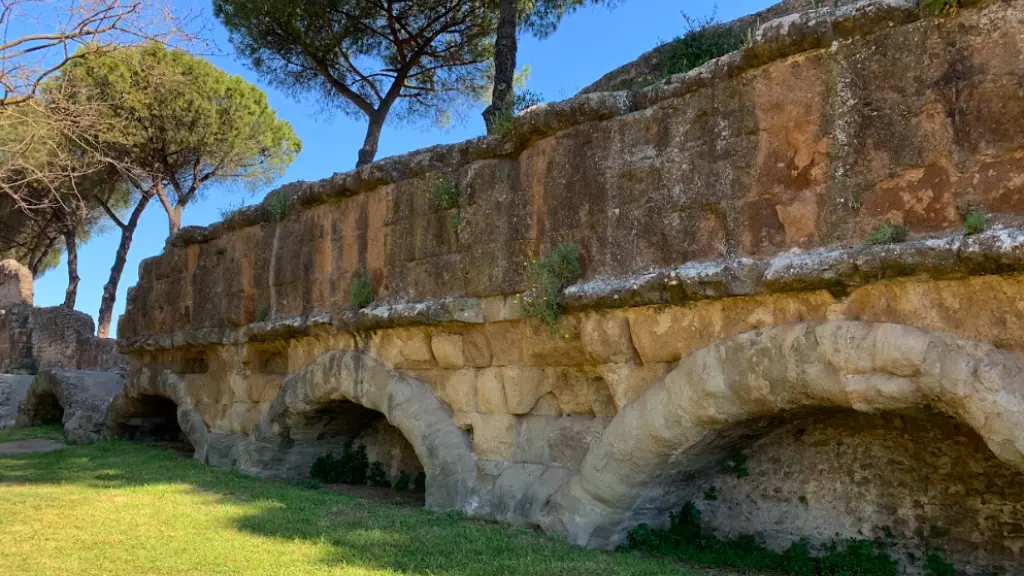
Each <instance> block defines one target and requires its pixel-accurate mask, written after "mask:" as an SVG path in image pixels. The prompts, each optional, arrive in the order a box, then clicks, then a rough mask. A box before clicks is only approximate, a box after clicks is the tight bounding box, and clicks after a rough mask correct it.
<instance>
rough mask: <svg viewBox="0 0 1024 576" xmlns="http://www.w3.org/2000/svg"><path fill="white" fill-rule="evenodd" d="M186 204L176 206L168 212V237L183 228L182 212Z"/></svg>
mask: <svg viewBox="0 0 1024 576" xmlns="http://www.w3.org/2000/svg"><path fill="white" fill-rule="evenodd" d="M184 208H185V207H184V206H175V207H174V208H173V209H172V210H171V211H170V212H168V213H167V237H168V238H169V237H171V236H174V235H175V234H177V233H178V230H181V212H182V210H184Z"/></svg>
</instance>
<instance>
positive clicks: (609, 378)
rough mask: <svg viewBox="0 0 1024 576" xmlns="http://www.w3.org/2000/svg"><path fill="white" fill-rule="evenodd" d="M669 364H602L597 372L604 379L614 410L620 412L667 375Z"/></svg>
mask: <svg viewBox="0 0 1024 576" xmlns="http://www.w3.org/2000/svg"><path fill="white" fill-rule="evenodd" d="M670 367H671V365H670V364H602V365H600V366H598V367H597V371H598V373H599V374H601V378H604V381H605V385H606V386H607V387H608V390H609V393H610V394H611V397H612V400H613V402H614V403H615V409H616V410H621V409H622V407H623V406H625V405H626V404H629V403H630V402H631V401H632V400H633V398H636V397H637V396H639V395H640V394H642V393H643V391H644V390H647V387H648V386H650V385H651V384H653V383H654V382H656V381H657V380H658V379H660V378H662V377H663V376H665V374H667V373H668V371H669V369H670Z"/></svg>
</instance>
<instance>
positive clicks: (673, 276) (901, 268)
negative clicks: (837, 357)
mask: <svg viewBox="0 0 1024 576" xmlns="http://www.w3.org/2000/svg"><path fill="white" fill-rule="evenodd" d="M1021 270H1024V228H1020V227H1004V226H1001V227H997V228H993V229H991V230H988V231H986V232H983V233H981V234H978V235H975V236H964V235H963V234H955V235H951V236H943V237H933V238H922V239H917V240H910V241H908V242H904V243H902V244H892V245H887V246H858V247H854V248H840V247H830V248H821V249H816V250H810V251H802V250H791V251H789V252H784V253H782V254H779V255H776V256H774V257H772V258H765V259H751V258H741V259H734V260H719V261H715V262H693V263H687V264H684V265H682V266H679V267H676V268H667V269H661V270H655V271H651V272H647V273H644V274H639V275H636V276H632V277H627V278H613V279H597V280H592V281H588V282H583V283H580V284H576V285H574V286H570V287H569V288H567V289H566V291H565V301H566V307H567V308H568V309H570V310H585V309H592V308H622V307H630V306H650V305H658V304H681V303H684V302H692V301H695V300H711V299H718V298H733V297H740V296H754V295H760V294H768V293H774V292H793V291H810V290H822V289H824V290H833V291H835V290H838V291H840V292H842V291H845V290H847V289H850V288H854V287H856V286H863V285H865V284H870V283H872V282H877V281H880V280H886V279H891V278H898V277H904V276H917V275H925V276H928V277H930V278H936V279H941V278H953V277H964V276H975V275H983V274H1004V273H1009V272H1018V271H1021Z"/></svg>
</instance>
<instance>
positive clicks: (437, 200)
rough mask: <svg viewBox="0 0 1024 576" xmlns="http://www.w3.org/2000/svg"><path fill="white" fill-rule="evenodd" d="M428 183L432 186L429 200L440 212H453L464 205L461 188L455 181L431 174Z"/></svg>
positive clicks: (437, 174) (434, 173)
mask: <svg viewBox="0 0 1024 576" xmlns="http://www.w3.org/2000/svg"><path fill="white" fill-rule="evenodd" d="M427 181H428V182H429V184H430V192H428V193H427V200H429V201H430V202H431V203H433V205H434V207H436V208H437V209H438V210H451V209H453V208H458V207H459V206H460V205H461V204H462V198H461V196H460V194H459V186H458V184H457V183H456V182H455V180H454V179H452V178H448V177H446V176H444V175H443V174H439V173H437V172H431V173H430V174H429V175H427Z"/></svg>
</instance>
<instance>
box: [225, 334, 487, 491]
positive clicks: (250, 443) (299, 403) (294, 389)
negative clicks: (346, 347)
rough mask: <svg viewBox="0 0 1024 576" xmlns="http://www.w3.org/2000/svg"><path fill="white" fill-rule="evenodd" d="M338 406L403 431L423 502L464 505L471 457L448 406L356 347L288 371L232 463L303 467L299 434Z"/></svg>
mask: <svg viewBox="0 0 1024 576" xmlns="http://www.w3.org/2000/svg"><path fill="white" fill-rule="evenodd" d="M341 407H347V408H345V409H346V410H347V414H348V416H350V417H351V418H354V419H357V420H358V419H362V418H364V417H365V416H366V412H367V411H374V412H377V413H380V414H382V415H383V416H384V417H385V418H386V419H387V422H388V423H389V424H390V425H392V426H394V427H395V428H397V429H398V430H399V431H400V432H401V433H402V435H403V436H404V437H405V439H406V440H408V442H409V443H410V444H411V445H412V447H413V450H414V451H415V453H416V456H417V458H418V459H419V461H420V463H421V464H422V466H423V470H424V472H425V474H426V477H427V493H426V506H427V507H428V508H430V509H434V510H451V509H464V508H466V507H467V506H468V504H469V501H470V498H471V497H472V488H473V480H474V477H475V474H476V457H475V456H474V454H473V450H472V446H471V444H470V440H469V437H468V435H467V434H466V433H465V432H463V431H462V430H460V429H459V428H458V427H457V426H456V425H455V422H454V421H453V419H452V414H451V412H450V410H449V409H448V408H447V407H446V406H445V405H444V404H443V403H442V402H441V401H440V400H438V398H437V397H436V396H435V395H434V393H433V392H432V391H431V390H430V388H429V387H428V386H427V385H426V384H424V383H423V382H420V381H419V380H416V379H414V378H411V377H409V376H407V375H404V374H401V373H399V372H396V371H395V370H393V369H392V368H390V367H389V366H387V365H386V364H384V363H383V362H380V361H379V360H376V359H374V358H372V357H369V356H367V355H365V354H362V353H360V352H355V351H333V352H328V353H326V354H323V355H321V356H319V357H318V358H317V359H316V360H314V361H313V362H312V363H311V364H310V365H309V366H307V367H305V368H304V369H302V370H300V371H299V372H296V373H295V374H293V375H291V376H289V377H288V378H287V379H286V380H285V381H284V383H283V384H282V386H281V390H280V392H279V393H278V395H277V397H276V398H275V399H274V401H273V402H272V403H271V404H270V407H269V408H268V409H267V411H266V413H265V414H264V416H263V418H262V419H261V420H260V422H259V423H258V424H257V425H256V426H255V428H254V429H253V431H252V433H251V434H250V437H249V439H248V440H247V442H245V443H244V444H243V446H242V448H241V449H240V450H239V451H238V455H237V458H238V461H237V464H236V466H237V467H238V468H239V469H241V471H243V472H246V473H250V474H256V475H259V476H264V477H295V476H298V475H300V474H305V473H307V472H308V470H309V465H310V464H311V463H312V459H314V458H315V457H316V455H317V453H315V452H313V451H310V450H303V449H302V447H301V446H300V444H301V442H302V440H303V438H304V437H308V435H309V432H308V429H309V427H310V426H312V425H320V424H319V422H320V419H321V418H322V414H323V411H324V410H325V409H326V410H333V409H336V408H341Z"/></svg>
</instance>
